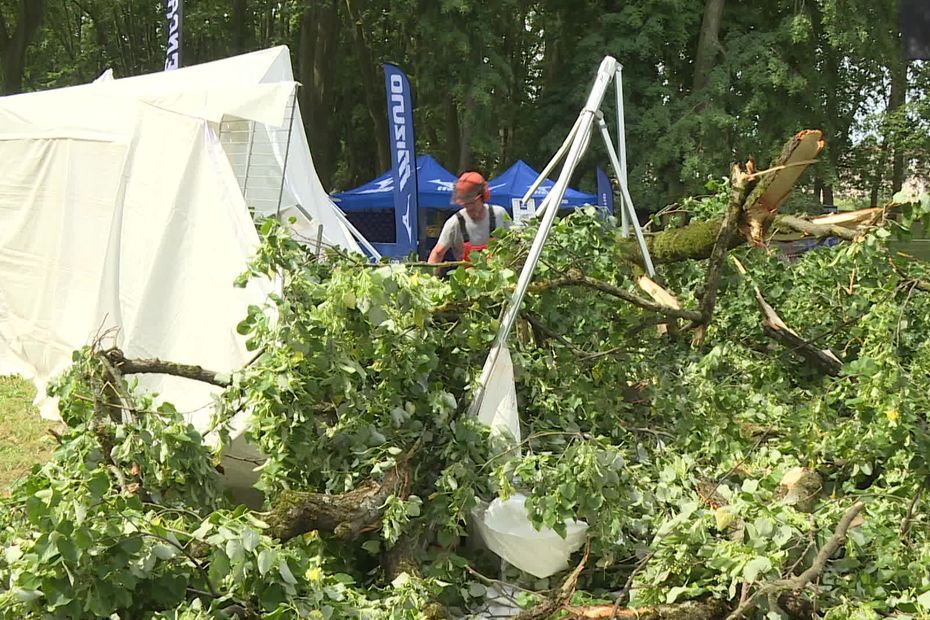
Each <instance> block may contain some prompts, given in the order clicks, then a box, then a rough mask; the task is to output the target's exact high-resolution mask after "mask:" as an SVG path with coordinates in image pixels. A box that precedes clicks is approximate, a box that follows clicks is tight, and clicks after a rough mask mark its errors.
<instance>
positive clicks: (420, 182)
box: [330, 155, 456, 256]
mask: <svg viewBox="0 0 930 620" xmlns="http://www.w3.org/2000/svg"><path fill="white" fill-rule="evenodd" d="M455 180H456V177H455V175H454V174H452V173H451V172H449V171H448V170H446V169H445V168H443V167H442V165H440V163H439V162H438V161H436V160H435V159H433V157H432V156H430V155H417V201H418V207H419V218H420V220H421V222H420V224H421V225H423V224H424V223H425V224H426V226H427V228H428V222H429V218H430V215H429V213H430V211H427V209H432V210H436V209H449V208H451V207H450V203H451V202H452V190H453V187H454V186H455ZM330 198H332V200H333V202H334V203H336V206H338V207H339V208H340V209H342V210H343V211H344V212H345V214H346V216H347V217H348V218H349V221H350V222H352V224H353V225H354V226H355V227H356V228H357V229H358V230H359V232H361V233H362V235H364V236H365V238H366V239H368V240H369V241H371V242H372V243H373V244H374V246H375V247H376V248H377V249H378V251H379V252H381V253H382V254H383V255H385V256H393V254H392V253H391V252H392V251H393V250H392V246H391V244H393V243H394V241H395V223H394V218H395V213H394V175H393V171H391V170H388V171H387V172H385V173H384V174H382V175H381V176H379V177H377V178H375V179H372V180H371V181H369V182H368V183H365V184H364V185H360V186H358V187H356V188H354V189H350V190H346V191H344V192H339V193H336V194H332V195H331V196H330ZM432 212H435V211H432ZM421 230H422V229H421ZM418 236H419V237H420V248H419V249H420V253H421V254H422V253H423V252H427V251H428V249H427V247H426V246H424V244H423V242H424V241H425V239H424V238H423V237H422V236H420V235H418Z"/></svg>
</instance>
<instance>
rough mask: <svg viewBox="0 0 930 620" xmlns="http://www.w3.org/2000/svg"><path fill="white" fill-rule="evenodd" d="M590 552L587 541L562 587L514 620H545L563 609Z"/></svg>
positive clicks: (589, 545) (573, 591) (589, 542)
mask: <svg viewBox="0 0 930 620" xmlns="http://www.w3.org/2000/svg"><path fill="white" fill-rule="evenodd" d="M590 551H591V541H590V540H589V541H588V542H587V544H585V547H584V555H583V556H582V558H581V561H580V562H578V566H576V567H575V568H574V569H573V570H572V572H570V573H569V574H568V577H566V578H565V581H563V582H562V585H561V586H560V587H559V589H558V590H557V591H556V592H555V594H554V595H553V596H552V597H551V598H549V599H548V600H546V601H543V602H542V603H540V604H538V605H536V606H534V607H531V608H530V609H527V610H526V611H523V612H520V613H519V614H517V615H516V616H514V620H546V619H547V618H549V617H550V616H552V615H553V614H554V613H556V612H557V611H559V610H560V609H562V608H564V607H565V605H566V604H568V601H570V600H571V598H572V595H573V594H574V593H575V587H576V586H577V585H578V577H579V576H580V575H581V571H583V570H584V566H585V564H587V562H588V553H589V552H590Z"/></svg>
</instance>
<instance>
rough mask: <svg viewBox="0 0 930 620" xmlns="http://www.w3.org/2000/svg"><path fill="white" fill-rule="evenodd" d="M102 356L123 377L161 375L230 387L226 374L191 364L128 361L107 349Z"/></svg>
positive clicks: (114, 351) (156, 360)
mask: <svg viewBox="0 0 930 620" xmlns="http://www.w3.org/2000/svg"><path fill="white" fill-rule="evenodd" d="M104 355H105V356H106V359H107V360H108V361H109V363H110V364H112V365H113V367H114V368H116V370H118V371H119V372H120V373H121V374H124V375H140V374H161V375H171V376H173V377H182V378H185V379H193V380H194V381H201V382H203V383H209V384H211V385H215V386H218V387H222V388H226V387H229V385H230V378H229V375H228V374H224V373H219V372H215V371H212V370H206V369H204V368H202V367H200V366H195V365H193V364H178V363H176V362H166V361H163V360H160V359H128V358H126V356H125V355H123V352H122V351H121V350H120V349H117V348H112V349H108V350H107V351H105V352H104Z"/></svg>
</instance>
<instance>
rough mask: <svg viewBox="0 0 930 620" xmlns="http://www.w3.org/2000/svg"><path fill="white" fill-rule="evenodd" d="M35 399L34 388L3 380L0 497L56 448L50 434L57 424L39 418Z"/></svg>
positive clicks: (17, 380)
mask: <svg viewBox="0 0 930 620" xmlns="http://www.w3.org/2000/svg"><path fill="white" fill-rule="evenodd" d="M33 396H35V388H34V387H33V385H32V384H31V383H29V382H28V381H25V380H24V379H22V378H20V377H15V376H5V377H3V376H0V496H3V495H6V494H7V493H8V492H9V489H10V485H12V483H13V482H15V481H16V480H18V479H19V478H21V477H22V476H23V475H25V474H27V473H28V472H29V469H30V468H31V467H32V466H33V465H35V464H36V463H42V462H44V461H46V460H47V459H48V458H49V456H50V455H51V453H52V451H53V450H54V448H55V441H54V439H53V438H52V436H51V435H50V434H49V432H48V431H49V429H51V428H53V427H54V426H55V423H53V422H49V421H48V420H44V419H42V418H41V417H39V413H38V411H36V408H35V407H33V406H32V399H33Z"/></svg>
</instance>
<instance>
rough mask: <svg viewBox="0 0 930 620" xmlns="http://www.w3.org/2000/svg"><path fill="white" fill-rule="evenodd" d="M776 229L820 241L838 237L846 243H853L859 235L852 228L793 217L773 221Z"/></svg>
mask: <svg viewBox="0 0 930 620" xmlns="http://www.w3.org/2000/svg"><path fill="white" fill-rule="evenodd" d="M775 227H776V228H783V227H784V228H788V229H790V230H792V231H795V232H799V233H804V234H805V235H808V236H811V237H816V238H818V239H821V238H823V237H839V238H840V239H845V240H846V241H855V240H856V238H858V237H859V233H858V232H857V231H856V230H855V229H852V228H845V227H843V226H839V225H837V224H820V223H817V221H816V220H806V219H803V218H800V217H795V216H794V215H779V216H778V217H777V218H776V219H775Z"/></svg>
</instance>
